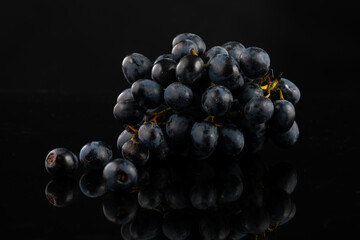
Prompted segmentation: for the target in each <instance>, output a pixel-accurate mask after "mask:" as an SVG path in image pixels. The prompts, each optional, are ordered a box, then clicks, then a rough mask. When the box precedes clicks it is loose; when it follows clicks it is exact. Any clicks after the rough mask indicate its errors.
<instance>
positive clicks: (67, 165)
mask: <svg viewBox="0 0 360 240" xmlns="http://www.w3.org/2000/svg"><path fill="white" fill-rule="evenodd" d="M78 168H79V159H78V157H77V156H76V155H75V154H74V153H73V152H72V151H70V150H68V149H66V148H55V149H53V150H51V151H50V152H49V153H48V154H47V156H46V158H45V169H46V171H47V172H48V173H49V174H51V175H53V176H60V175H63V176H64V175H71V174H73V173H74V172H75V171H76V170H77V169H78Z"/></svg>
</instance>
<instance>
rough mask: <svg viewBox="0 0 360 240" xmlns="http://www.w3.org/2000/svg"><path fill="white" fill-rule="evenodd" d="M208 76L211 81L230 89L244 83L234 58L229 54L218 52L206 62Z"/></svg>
mask: <svg viewBox="0 0 360 240" xmlns="http://www.w3.org/2000/svg"><path fill="white" fill-rule="evenodd" d="M207 69H208V76H209V79H210V81H211V82H212V83H215V84H216V85H223V86H225V87H227V88H228V89H230V90H231V91H233V90H235V89H238V88H240V87H242V86H243V85H244V79H243V77H242V75H241V74H240V71H239V68H238V66H237V63H236V61H235V59H233V58H232V57H231V56H229V55H225V54H218V55H216V56H214V57H213V58H212V59H210V61H209V62H208V64H207Z"/></svg>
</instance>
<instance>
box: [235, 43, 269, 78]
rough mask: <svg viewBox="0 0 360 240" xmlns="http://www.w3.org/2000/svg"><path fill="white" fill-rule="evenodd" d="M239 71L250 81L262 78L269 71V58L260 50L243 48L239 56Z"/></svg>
mask: <svg viewBox="0 0 360 240" xmlns="http://www.w3.org/2000/svg"><path fill="white" fill-rule="evenodd" d="M240 69H241V70H242V72H243V74H244V75H245V76H246V77H248V78H250V79H256V78H260V77H264V76H265V75H266V73H268V72H269V70H270V57H269V55H268V54H267V52H265V51H264V50H263V49H261V48H258V47H248V48H245V49H244V50H243V51H242V53H241V55H240Z"/></svg>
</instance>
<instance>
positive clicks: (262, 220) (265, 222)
mask: <svg viewBox="0 0 360 240" xmlns="http://www.w3.org/2000/svg"><path fill="white" fill-rule="evenodd" d="M240 216H241V225H242V228H243V229H244V230H245V231H246V232H247V233H250V234H261V233H263V232H264V231H265V230H266V229H268V227H270V214H269V212H268V211H267V209H265V207H257V206H253V207H246V208H244V210H243V212H242V213H241V215H240Z"/></svg>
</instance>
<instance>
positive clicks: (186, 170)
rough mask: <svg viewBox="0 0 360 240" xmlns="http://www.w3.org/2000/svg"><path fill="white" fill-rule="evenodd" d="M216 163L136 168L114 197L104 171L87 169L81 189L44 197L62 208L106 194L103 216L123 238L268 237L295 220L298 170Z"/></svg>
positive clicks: (56, 188)
mask: <svg viewBox="0 0 360 240" xmlns="http://www.w3.org/2000/svg"><path fill="white" fill-rule="evenodd" d="M218 157H219V156H216V155H212V156H211V157H209V158H208V159H206V160H204V161H195V162H194V161H191V160H189V159H188V160H186V159H184V158H182V157H178V158H172V159H171V161H162V160H158V159H156V160H154V161H153V162H152V164H151V165H150V164H149V165H145V166H139V167H138V181H137V183H136V184H135V185H133V186H132V187H131V188H129V189H127V190H118V191H108V188H107V184H106V182H105V180H104V178H103V177H102V171H96V170H95V171H94V170H88V171H86V172H84V173H83V174H82V176H81V177H80V178H79V184H76V182H75V181H71V178H55V179H54V180H52V181H50V182H49V184H48V185H47V186H46V190H45V192H46V196H47V198H48V200H49V202H50V203H51V204H53V205H54V206H58V207H63V206H67V205H68V204H70V203H71V202H72V201H74V200H75V199H76V197H77V194H76V193H77V185H78V186H80V190H81V192H82V193H83V194H84V195H85V196H87V197H89V198H96V197H102V196H103V213H104V215H105V217H106V219H107V220H109V221H110V222H112V223H115V224H119V225H121V235H122V237H123V239H253V237H254V236H255V237H256V238H257V239H265V238H266V237H268V236H270V234H271V233H272V232H273V231H276V230H277V229H278V227H279V226H281V225H283V224H285V223H287V222H288V221H290V220H291V219H292V218H293V217H294V215H295V213H296V205H295V203H294V201H293V200H292V199H291V193H292V192H293V191H294V189H295V187H296V184H297V172H296V170H295V168H294V167H293V165H292V164H289V163H286V162H279V163H276V164H273V165H269V164H267V163H266V162H264V161H262V160H261V159H260V158H259V157H258V156H257V155H254V154H247V155H244V156H242V158H241V159H235V158H234V159H232V160H229V161H222V162H219V161H218ZM116 161H117V160H116Z"/></svg>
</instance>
